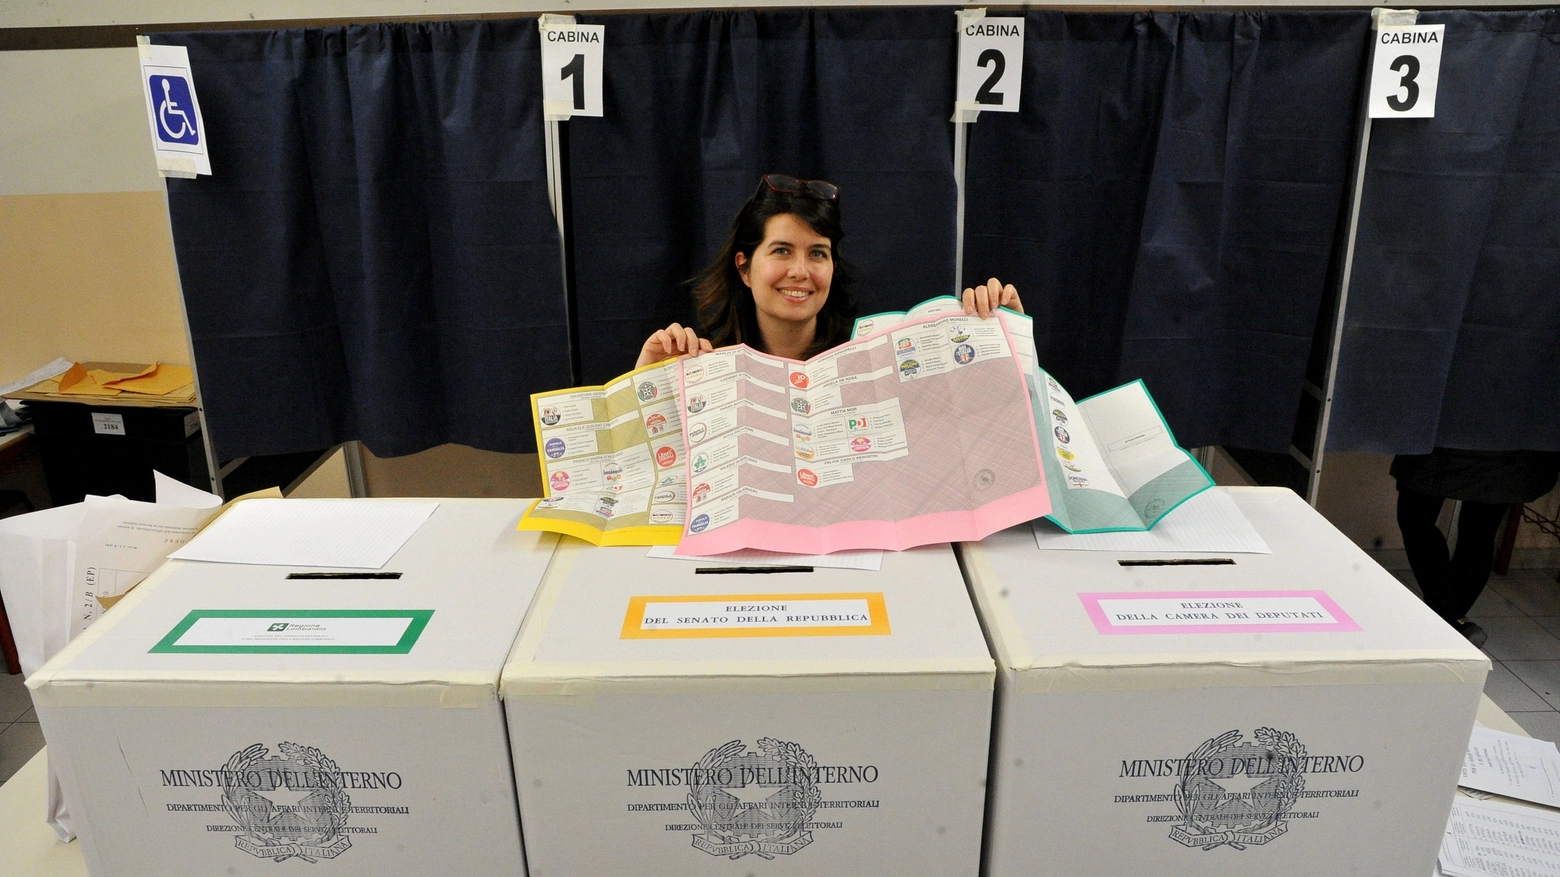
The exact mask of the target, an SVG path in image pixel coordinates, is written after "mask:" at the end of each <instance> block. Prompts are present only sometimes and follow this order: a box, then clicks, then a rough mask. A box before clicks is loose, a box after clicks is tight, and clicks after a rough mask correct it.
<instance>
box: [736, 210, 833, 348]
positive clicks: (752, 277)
mask: <svg viewBox="0 0 1560 877" xmlns="http://www.w3.org/2000/svg"><path fill="white" fill-rule="evenodd" d="M737 272H738V273H739V274H741V275H742V282H743V283H746V284H747V285H748V287H749V288H750V289H752V290H753V304H754V305H755V306H756V308H757V310H758V324H759V327H760V328H761V329H762V328H763V327H764V326H765V324H766V323H770V322H777V323H787V324H791V325H792V326H799V325H800V324H808V323H811V322H813V321H815V320H817V318H818V312H819V311H821V310H822V309H823V305H824V302H826V301H828V299H829V283H830V281H832V280H833V279H834V248H833V247H832V246H831V245H830V243H829V239H828V238H826V237H824V236H823V235H821V234H818V232H816V231H814V230H813V228H812V226H810V225H808V224H807V223H806V222H803V221H802V220H801V219H800V218H798V217H797V216H795V215H794V214H790V213H781V214H777V215H775V216H771V217H770V218H769V221H768V222H766V223H764V240H763V242H762V243H760V244H759V245H758V247H756V248H755V249H754V250H753V258H752V259H751V260H748V259H746V258H745V257H744V256H743V255H742V254H741V253H738V254H737Z"/></svg>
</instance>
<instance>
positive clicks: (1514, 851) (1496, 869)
mask: <svg viewBox="0 0 1560 877" xmlns="http://www.w3.org/2000/svg"><path fill="white" fill-rule="evenodd" d="M1440 866H1441V871H1442V872H1444V873H1445V874H1446V875H1447V877H1560V813H1555V812H1553V811H1550V810H1543V809H1540V808H1538V807H1527V806H1523V805H1521V804H1508V803H1504V802H1501V801H1473V800H1470V799H1468V798H1464V797H1461V796H1458V797H1457V798H1456V799H1455V800H1454V801H1453V802H1452V815H1451V818H1449V819H1448V820H1447V822H1446V835H1445V837H1443V838H1442V840H1441V855H1440Z"/></svg>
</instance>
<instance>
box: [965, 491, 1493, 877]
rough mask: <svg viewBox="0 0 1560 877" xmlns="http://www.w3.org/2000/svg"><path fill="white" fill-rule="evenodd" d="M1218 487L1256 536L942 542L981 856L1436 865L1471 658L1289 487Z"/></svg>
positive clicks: (1309, 876) (1264, 869) (1011, 533)
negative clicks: (982, 638) (981, 654)
mask: <svg viewBox="0 0 1560 877" xmlns="http://www.w3.org/2000/svg"><path fill="white" fill-rule="evenodd" d="M1230 495H1231V496H1232V497H1233V498H1234V500H1235V504H1236V506H1237V507H1238V508H1239V509H1240V511H1241V512H1242V513H1243V514H1244V516H1245V517H1246V518H1247V519H1249V521H1250V522H1251V524H1252V525H1253V526H1254V527H1255V528H1256V530H1257V532H1258V533H1259V534H1260V535H1261V536H1262V538H1263V539H1264V540H1265V541H1266V542H1267V545H1268V546H1269V547H1270V548H1271V549H1272V553H1271V554H1224V555H1218V556H1210V555H1207V554H1178V555H1165V554H1146V553H1124V552H1111V551H1062V550H1047V551H1041V550H1039V549H1038V548H1037V547H1036V540H1035V536H1034V534H1033V532H1032V531H1031V529H1030V528H1029V527H1016V528H1013V529H1011V530H1007V531H1004V532H1002V533H1000V534H997V535H995V536H992V537H990V538H988V539H986V540H985V541H983V542H981V543H978V544H968V545H964V546H962V547H961V550H962V551H963V557H964V561H965V569H966V572H967V574H968V576H969V579H970V583H971V589H972V590H973V591H974V594H975V599H976V603H977V606H978V608H979V611H980V613H981V616H982V620H983V622H984V623H985V626H986V630H987V632H988V634H989V636H990V637H991V639H992V643H993V647H994V649H995V651H996V654H997V663H998V667H999V668H1000V676H999V682H998V696H997V698H998V703H997V731H996V735H995V744H994V746H993V750H992V784H993V796H992V800H991V810H990V813H989V815H988V822H987V833H988V839H987V843H988V851H987V854H988V873H989V875H990V877H1017V875H1023V877H1031V875H1036V874H1040V875H1050V874H1054V875H1059V877H1090V875H1099V877H1120V875H1126V874H1154V875H1164V877H1209V875H1229V877H1235V875H1239V877H1248V875H1253V874H1261V875H1264V877H1290V875H1292V877H1318V875H1347V874H1358V875H1373V877H1424V875H1426V874H1429V873H1430V871H1431V869H1432V868H1433V867H1434V865H1435V859H1436V850H1437V848H1438V847H1439V845H1440V842H1441V836H1442V833H1443V832H1444V831H1445V829H1446V818H1447V814H1448V812H1449V810H1450V808H1451V802H1452V794H1453V792H1454V790H1455V789H1456V786H1457V778H1458V774H1459V771H1460V769H1461V767H1462V763H1463V753H1464V750H1465V749H1466V748H1467V745H1468V735H1469V733H1470V731H1471V729H1472V727H1473V718H1474V713H1475V711H1476V710H1477V708H1478V703H1479V693H1480V689H1481V688H1482V686H1483V683H1484V676H1485V674H1486V672H1488V670H1489V667H1490V662H1489V661H1488V660H1487V659H1486V658H1485V657H1484V655H1483V653H1481V652H1480V651H1479V650H1478V649H1475V648H1473V647H1472V646H1470V645H1469V644H1468V643H1467V641H1465V640H1464V639H1463V638H1462V637H1461V636H1459V635H1458V634H1457V633H1456V632H1454V631H1453V630H1452V628H1451V627H1450V626H1448V625H1447V624H1445V623H1444V622H1442V621H1441V620H1440V619H1438V618H1437V617H1436V616H1435V615H1434V614H1433V613H1431V612H1430V610H1429V609H1427V608H1425V606H1424V605H1423V604H1422V603H1421V602H1420V601H1419V600H1418V599H1417V598H1416V597H1415V596H1414V595H1413V593H1412V592H1411V591H1409V590H1408V589H1407V588H1405V587H1404V586H1403V585H1402V584H1400V583H1399V582H1398V581H1397V580H1396V579H1394V578H1393V577H1392V576H1391V575H1389V574H1388V573H1387V572H1386V571H1384V570H1383V569H1381V567H1379V566H1377V565H1376V563H1375V562H1374V561H1372V560H1371V559H1370V558H1369V557H1368V556H1367V555H1366V554H1365V553H1364V552H1363V551H1361V550H1360V549H1359V548H1357V547H1355V546H1354V544H1353V543H1352V542H1350V541H1349V540H1348V539H1347V538H1345V537H1344V536H1343V534H1341V533H1339V532H1338V531H1337V530H1336V529H1334V528H1333V527H1332V525H1331V524H1329V523H1328V522H1327V521H1326V520H1325V519H1323V518H1322V517H1321V515H1319V514H1317V513H1316V512H1315V511H1313V510H1312V509H1311V508H1310V507H1309V506H1307V505H1306V504H1305V503H1304V502H1303V501H1301V500H1300V498H1299V497H1297V496H1295V495H1294V494H1293V493H1291V492H1290V491H1288V490H1283V489H1277V488H1235V489H1231V490H1230ZM1172 517H1173V516H1172ZM1177 561H1179V562H1177ZM1189 561H1195V562H1189Z"/></svg>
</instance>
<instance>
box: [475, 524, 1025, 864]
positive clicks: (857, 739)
mask: <svg viewBox="0 0 1560 877" xmlns="http://www.w3.org/2000/svg"><path fill="white" fill-rule="evenodd" d="M993 680H994V667H993V664H992V662H991V657H990V653H989V651H988V650H987V648H986V643H985V641H984V639H983V638H982V636H981V632H980V627H979V625H978V623H977V621H976V618H975V614H974V609H973V607H972V605H971V603H970V599H969V594H968V592H967V591H966V589H965V586H964V583H963V581H962V580H961V577H960V574H959V569H958V565H957V563H956V562H955V559H954V556H953V552H952V551H951V549H950V548H949V547H948V546H947V545H938V546H926V547H923V548H916V549H912V550H910V551H905V552H899V553H889V554H885V555H884V556H883V558H882V568H881V570H878V571H871V570H861V569H823V568H816V569H813V568H807V567H800V568H790V569H789V570H787V569H785V568H780V569H774V570H771V571H768V572H764V571H757V570H755V571H744V570H742V569H741V568H733V567H731V566H721V565H719V564H717V563H715V562H712V561H708V560H705V561H699V562H694V561H688V560H677V559H666V560H662V559H654V558H647V557H646V552H645V549H644V548H592V547H587V546H584V545H583V544H582V543H579V542H575V541H566V542H565V543H564V544H563V545H561V546H560V547H559V550H558V554H557V556H556V558H555V559H554V562H553V565H552V567H551V569H549V571H548V575H547V578H546V580H545V581H544V582H543V585H542V589H541V591H540V592H539V593H538V595H537V601H536V607H535V609H534V610H533V611H532V614H531V616H530V618H529V619H528V621H527V623H526V625H525V627H524V629H523V630H522V632H521V635H520V639H519V640H518V641H517V642H516V644H515V649H514V652H513V654H512V655H511V656H510V660H509V663H508V664H507V665H506V666H505V668H504V676H503V696H504V699H505V706H504V709H505V711H506V713H507V714H508V719H509V730H510V744H511V748H512V750H513V753H514V763H515V781H516V783H517V784H518V788H519V796H520V809H521V825H522V827H523V829H524V832H525V844H526V856H527V859H528V861H529V863H530V867H531V873H532V874H539V875H548V877H599V875H608V874H633V875H637V877H696V875H734V877H745V875H780V874H794V875H809V877H860V875H864V874H894V875H904V877H915V875H927V877H932V875H936V877H953V875H967V877H974V875H976V874H977V872H978V869H979V859H980V843H981V817H982V811H983V807H984V802H985V794H986V790H985V781H986V760H987V753H988V748H989V745H990V719H991V697H992V685H993Z"/></svg>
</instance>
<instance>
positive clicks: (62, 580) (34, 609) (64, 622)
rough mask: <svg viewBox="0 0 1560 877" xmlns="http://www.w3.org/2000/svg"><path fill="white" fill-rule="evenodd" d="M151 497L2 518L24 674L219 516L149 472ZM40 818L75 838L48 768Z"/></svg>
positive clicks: (197, 494)
mask: <svg viewBox="0 0 1560 877" xmlns="http://www.w3.org/2000/svg"><path fill="white" fill-rule="evenodd" d="M156 481H157V501H156V502H155V503H149V502H137V501H134V500H129V499H125V498H124V497H122V496H89V497H87V498H86V499H85V500H84V501H82V502H78V503H72V504H71V505H67V506H60V507H59V508H52V509H45V510H43V511H40V512H33V513H31V514H26V515H18V516H16V517H12V518H6V519H4V520H0V598H3V599H4V600H5V607H6V614H7V615H8V616H9V618H10V622H11V631H12V633H13V635H14V636H15V639H16V651H17V656H18V657H19V658H20V659H21V664H22V672H23V673H24V674H26V675H32V673H33V672H35V671H36V670H37V669H38V668H39V667H41V666H43V663H44V662H45V661H47V660H48V659H49V658H50V657H52V656H53V655H54V653H55V652H58V651H59V650H60V649H62V648H64V647H65V644H66V643H68V642H69V641H70V640H71V639H73V638H74V637H75V636H76V635H77V634H79V633H81V632H82V631H83V630H86V628H87V626H88V625H90V624H91V623H92V622H93V621H95V620H97V618H98V617H99V616H100V615H102V614H103V613H104V612H105V611H107V610H108V609H109V608H110V607H112V606H113V605H114V604H115V603H116V602H118V601H119V599H120V598H121V597H123V596H124V595H125V593H127V592H128V591H129V590H130V589H131V588H133V587H135V586H136V585H138V584H140V583H141V580H142V579H144V578H146V577H147V575H149V574H150V573H151V572H152V571H153V570H155V569H157V567H158V566H159V565H161V564H162V562H163V560H165V559H166V558H167V557H168V555H169V554H170V553H172V552H173V550H174V549H176V548H178V547H179V546H180V545H183V544H184V543H185V542H188V541H189V540H190V537H192V536H194V535H195V533H196V532H197V531H198V530H199V529H200V528H201V527H202V526H203V525H204V524H205V523H206V522H207V521H208V520H210V519H211V517H212V516H213V515H215V514H217V511H218V506H220V505H221V504H222V500H221V499H219V498H217V497H216V496H213V495H212V494H210V493H207V492H205V491H203V490H197V489H196V488H193V487H189V486H187V485H184V484H181V483H179V482H177V481H175V480H173V479H172V478H168V477H166V476H164V475H163V474H162V473H160V472H159V473H156ZM48 820H49V824H50V825H52V826H53V827H54V831H55V833H56V834H58V835H59V837H60V840H62V841H68V840H70V839H71V838H72V837H74V836H75V830H74V828H73V827H72V823H71V817H70V809H69V807H68V806H67V804H66V802H65V801H64V800H63V798H62V796H61V792H60V785H59V781H58V780H57V779H56V778H55V776H54V772H53V770H52V768H51V770H50V772H49V800H48Z"/></svg>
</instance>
